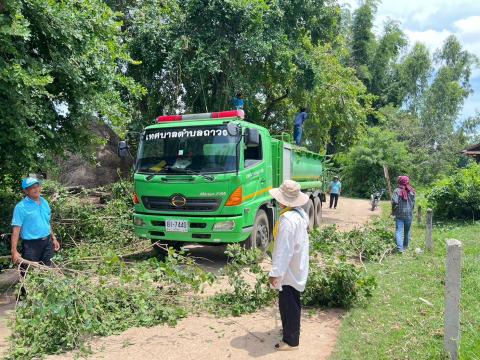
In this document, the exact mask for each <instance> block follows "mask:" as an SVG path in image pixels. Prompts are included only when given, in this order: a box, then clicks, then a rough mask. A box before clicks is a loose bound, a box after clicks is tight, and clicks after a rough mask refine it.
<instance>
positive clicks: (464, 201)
mask: <svg viewBox="0 0 480 360" xmlns="http://www.w3.org/2000/svg"><path fill="white" fill-rule="evenodd" d="M426 198H427V202H428V205H429V206H430V207H431V208H432V209H433V212H434V216H435V217H436V218H443V219H478V218H479V217H480V166H479V165H476V164H473V165H471V166H469V167H468V168H465V169H460V170H458V171H457V172H455V173H454V174H453V175H451V176H449V177H445V178H443V179H441V180H439V181H437V182H436V183H435V184H434V185H433V187H432V188H430V189H429V190H427V194H426Z"/></svg>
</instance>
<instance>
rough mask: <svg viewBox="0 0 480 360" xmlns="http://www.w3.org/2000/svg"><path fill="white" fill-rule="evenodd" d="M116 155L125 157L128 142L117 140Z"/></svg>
mask: <svg viewBox="0 0 480 360" xmlns="http://www.w3.org/2000/svg"><path fill="white" fill-rule="evenodd" d="M117 155H118V156H119V157H121V158H122V159H123V158H126V157H127V155H128V144H127V142H126V141H123V140H122V141H119V142H118V146H117Z"/></svg>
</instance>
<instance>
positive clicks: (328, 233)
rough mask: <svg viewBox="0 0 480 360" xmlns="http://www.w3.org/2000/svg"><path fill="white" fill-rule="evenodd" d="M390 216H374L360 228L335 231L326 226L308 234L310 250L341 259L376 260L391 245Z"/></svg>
mask: <svg viewBox="0 0 480 360" xmlns="http://www.w3.org/2000/svg"><path fill="white" fill-rule="evenodd" d="M391 228H392V223H391V220H375V221H373V222H372V223H371V224H369V225H367V226H365V227H364V228H361V229H354V230H351V231H345V232H341V231H337V229H336V227H335V225H331V226H327V227H325V228H323V229H322V230H321V231H317V232H316V233H314V234H313V235H312V236H311V239H310V246H311V249H312V252H313V253H317V254H320V255H321V256H323V257H325V256H332V255H333V256H336V257H340V258H343V259H347V258H352V259H356V260H357V259H361V260H367V261H378V260H379V259H381V258H382V257H384V256H385V255H387V254H389V253H390V252H392V251H393V250H394V249H395V243H394V239H393V232H392V229H391Z"/></svg>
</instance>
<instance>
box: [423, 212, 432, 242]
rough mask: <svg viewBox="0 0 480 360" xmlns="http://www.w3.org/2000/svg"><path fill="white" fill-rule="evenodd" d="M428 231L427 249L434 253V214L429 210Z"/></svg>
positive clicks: (426, 235) (426, 238)
mask: <svg viewBox="0 0 480 360" xmlns="http://www.w3.org/2000/svg"><path fill="white" fill-rule="evenodd" d="M426 224H427V231H426V234H425V248H426V249H427V250H428V251H433V239H432V231H433V212H432V209H427V220H426Z"/></svg>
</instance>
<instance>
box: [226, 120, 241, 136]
mask: <svg viewBox="0 0 480 360" xmlns="http://www.w3.org/2000/svg"><path fill="white" fill-rule="evenodd" d="M227 133H228V135H230V136H237V135H238V133H239V128H238V125H237V124H235V123H233V122H229V123H228V124H227Z"/></svg>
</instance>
